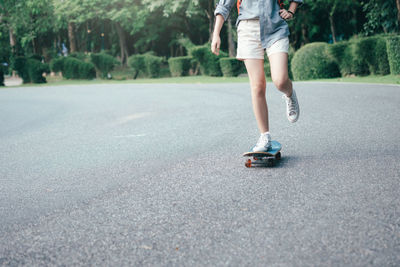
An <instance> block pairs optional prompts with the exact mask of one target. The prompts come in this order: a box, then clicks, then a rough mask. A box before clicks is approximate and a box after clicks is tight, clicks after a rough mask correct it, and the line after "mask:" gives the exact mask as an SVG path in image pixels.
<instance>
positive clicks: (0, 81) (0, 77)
mask: <svg viewBox="0 0 400 267" xmlns="http://www.w3.org/2000/svg"><path fill="white" fill-rule="evenodd" d="M0 86H4V71H3V66H2V65H0Z"/></svg>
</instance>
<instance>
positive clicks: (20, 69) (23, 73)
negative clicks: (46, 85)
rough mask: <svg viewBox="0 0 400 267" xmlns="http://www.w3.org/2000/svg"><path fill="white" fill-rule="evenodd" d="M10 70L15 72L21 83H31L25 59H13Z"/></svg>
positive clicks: (21, 57) (18, 57) (20, 57)
mask: <svg viewBox="0 0 400 267" xmlns="http://www.w3.org/2000/svg"><path fill="white" fill-rule="evenodd" d="M12 68H13V69H14V70H15V71H16V72H17V74H18V76H19V77H21V79H22V81H23V83H29V82H30V81H31V80H30V78H29V73H28V64H27V59H26V58H25V57H23V56H17V57H15V58H14V62H13V66H12Z"/></svg>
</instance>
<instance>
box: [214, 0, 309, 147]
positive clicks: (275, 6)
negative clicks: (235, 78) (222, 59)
mask: <svg viewBox="0 0 400 267" xmlns="http://www.w3.org/2000/svg"><path fill="white" fill-rule="evenodd" d="M302 2H303V0H290V6H289V9H288V10H286V9H283V6H282V5H281V0H278V1H277V0H238V2H237V7H238V11H239V16H238V19H237V21H236V26H237V33H238V48H237V56H236V58H237V59H238V60H243V61H244V64H245V66H246V69H247V73H248V75H249V79H250V87H251V96H252V103H253V111H254V115H255V117H256V120H257V124H258V128H259V130H260V132H261V135H260V138H259V139H258V141H257V143H256V145H255V146H254V147H253V149H252V151H254V152H259V151H267V150H268V149H270V147H271V135H270V133H269V122H268V107H267V102H266V98H265V89H266V81H265V73H264V53H265V52H266V53H267V56H268V59H269V62H270V66H271V78H272V81H273V82H274V84H275V86H276V88H278V89H279V90H280V91H281V92H282V93H283V97H284V98H285V100H286V104H287V109H286V115H287V118H288V120H289V121H290V122H296V121H297V120H298V118H299V114H300V109H299V105H298V101H297V97H296V92H295V91H294V89H293V85H292V81H291V80H290V79H289V74H288V52H289V38H288V36H289V27H288V25H287V23H286V20H288V19H292V18H293V17H294V13H295V12H296V9H297V7H298V5H299V4H302ZM235 3H236V0H220V1H219V3H218V4H217V6H216V9H215V12H214V15H215V16H216V21H215V26H214V33H213V38H212V43H211V51H212V52H213V53H214V54H216V55H218V54H219V48H220V45H221V39H220V37H219V35H220V31H221V28H222V25H223V23H224V21H225V20H226V19H227V18H228V16H229V12H230V10H231V9H232V7H233V6H234V4H235ZM281 7H282V8H281Z"/></svg>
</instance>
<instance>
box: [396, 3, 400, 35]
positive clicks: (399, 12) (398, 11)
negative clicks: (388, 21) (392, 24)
mask: <svg viewBox="0 0 400 267" xmlns="http://www.w3.org/2000/svg"><path fill="white" fill-rule="evenodd" d="M396 6H397V22H398V24H397V25H398V27H399V31H400V0H396Z"/></svg>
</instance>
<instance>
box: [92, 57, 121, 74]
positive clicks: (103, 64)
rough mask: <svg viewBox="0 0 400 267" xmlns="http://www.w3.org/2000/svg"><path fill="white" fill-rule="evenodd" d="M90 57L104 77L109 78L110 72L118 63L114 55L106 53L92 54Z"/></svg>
mask: <svg viewBox="0 0 400 267" xmlns="http://www.w3.org/2000/svg"><path fill="white" fill-rule="evenodd" d="M90 58H91V61H92V63H93V64H94V66H95V67H96V69H97V70H98V71H99V72H100V73H101V77H102V78H107V75H108V73H110V72H111V71H112V70H113V69H114V67H115V66H116V65H117V64H118V61H117V60H116V59H115V58H114V57H113V56H110V55H108V54H105V53H97V54H91V55H90Z"/></svg>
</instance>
